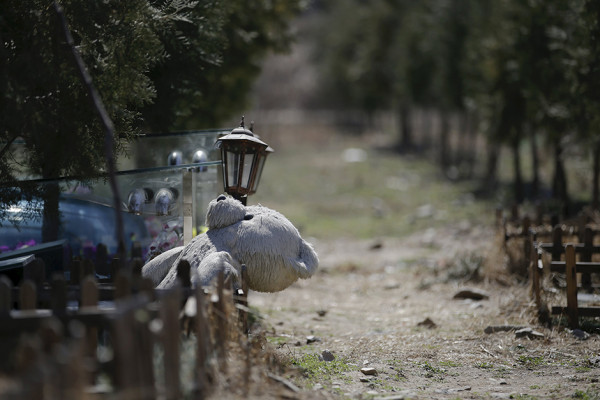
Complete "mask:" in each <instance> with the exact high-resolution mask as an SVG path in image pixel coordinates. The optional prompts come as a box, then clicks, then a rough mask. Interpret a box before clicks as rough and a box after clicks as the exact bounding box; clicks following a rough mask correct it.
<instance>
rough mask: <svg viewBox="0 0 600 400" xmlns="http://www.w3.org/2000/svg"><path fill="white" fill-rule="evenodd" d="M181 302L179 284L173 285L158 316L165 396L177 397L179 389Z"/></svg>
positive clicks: (163, 300)
mask: <svg viewBox="0 0 600 400" xmlns="http://www.w3.org/2000/svg"><path fill="white" fill-rule="evenodd" d="M180 304H181V286H180V285H179V284H176V285H175V287H174V288H173V289H172V290H171V291H169V293H168V294H167V295H166V296H165V297H164V298H163V299H162V302H161V307H160V317H161V319H162V321H163V331H162V335H161V339H162V343H163V349H164V352H165V355H164V371H165V397H166V398H167V400H169V399H179V398H180V397H181V391H180V388H179V367H180V365H179V364H180V362H179V351H180V350H179V348H180V345H179V343H180V329H179V307H180Z"/></svg>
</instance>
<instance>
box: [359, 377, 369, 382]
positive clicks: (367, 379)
mask: <svg viewBox="0 0 600 400" xmlns="http://www.w3.org/2000/svg"><path fill="white" fill-rule="evenodd" d="M360 381H361V382H371V378H368V377H366V376H361V377H360Z"/></svg>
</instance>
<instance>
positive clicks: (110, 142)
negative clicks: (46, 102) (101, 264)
mask: <svg viewBox="0 0 600 400" xmlns="http://www.w3.org/2000/svg"><path fill="white" fill-rule="evenodd" d="M54 9H55V10H56V14H57V15H58V18H59V20H60V23H61V25H62V28H63V31H64V34H65V38H66V39H67V44H68V45H69V47H70V49H71V53H72V54H73V58H74V59H75V63H76V64H77V68H78V69H79V72H80V74H81V79H82V81H83V85H84V87H85V88H86V89H87V91H88V94H89V95H90V98H91V99H92V102H93V105H94V108H95V109H96V111H97V113H98V116H99V117H100V121H101V122H102V125H103V126H104V156H105V159H106V168H107V172H108V180H109V183H110V187H111V189H112V192H113V205H114V208H115V218H116V222H117V226H116V235H117V240H118V243H119V245H118V250H117V252H118V255H119V259H120V260H121V266H122V267H125V266H126V265H127V263H125V254H126V253H125V240H124V235H123V218H122V216H121V196H120V195H119V188H118V186H117V180H116V177H115V158H114V151H113V147H114V137H115V133H114V132H115V128H114V125H113V122H112V120H111V119H110V117H109V115H108V112H107V111H106V108H105V107H104V103H103V102H102V98H101V97H100V95H99V94H98V92H97V90H96V88H95V86H94V84H93V82H92V77H91V76H90V74H89V73H88V70H87V68H86V66H85V63H84V62H83V59H82V58H81V55H80V54H79V51H77V48H76V47H75V42H74V40H73V36H72V35H71V31H70V30H69V26H68V24H67V20H66V18H65V15H64V13H63V10H62V7H61V5H60V4H59V3H58V1H54Z"/></svg>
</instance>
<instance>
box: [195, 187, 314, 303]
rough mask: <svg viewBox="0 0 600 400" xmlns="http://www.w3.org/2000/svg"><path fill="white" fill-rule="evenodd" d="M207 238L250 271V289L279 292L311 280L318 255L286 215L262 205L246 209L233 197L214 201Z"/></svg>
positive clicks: (208, 212)
mask: <svg viewBox="0 0 600 400" xmlns="http://www.w3.org/2000/svg"><path fill="white" fill-rule="evenodd" d="M206 225H207V226H208V228H209V229H208V231H207V232H206V235H207V238H208V239H209V240H210V242H211V243H213V245H214V246H215V247H216V249H217V250H218V251H225V252H227V253H229V254H230V255H231V257H232V258H233V259H234V260H236V261H237V262H238V263H239V264H245V265H246V267H247V268H248V287H249V288H250V289H252V290H256V291H260V292H277V291H280V290H283V289H285V288H286V287H288V286H289V285H291V284H292V283H294V282H295V281H296V280H297V279H298V278H301V279H306V278H309V277H310V276H311V275H313V273H314V272H315V271H316V269H317V267H318V263H319V260H318V256H317V254H316V253H315V251H314V249H313V248H312V246H311V245H310V244H309V243H308V242H306V241H305V240H304V239H302V237H301V236H300V233H299V232H298V230H297V229H296V228H295V227H294V225H293V224H292V223H291V222H290V221H289V220H288V219H287V218H285V217H284V216H283V215H282V214H280V213H278V212H277V211H275V210H272V209H270V208H267V207H263V206H261V205H256V206H244V205H243V204H242V203H241V202H239V201H238V200H235V199H234V198H232V197H229V196H225V195H221V196H219V197H217V198H216V199H214V200H212V201H211V202H210V204H209V206H208V210H207V213H206Z"/></svg>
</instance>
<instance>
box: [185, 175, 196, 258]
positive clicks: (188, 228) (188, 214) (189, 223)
mask: <svg viewBox="0 0 600 400" xmlns="http://www.w3.org/2000/svg"><path fill="white" fill-rule="evenodd" d="M193 182H194V180H193V179H192V171H189V170H187V169H186V170H184V171H183V185H182V186H183V187H182V190H183V245H184V246H185V245H186V244H188V243H189V242H190V241H191V240H192V237H193V229H194V221H193V216H194V213H193V210H194V196H193V188H192V186H193Z"/></svg>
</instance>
